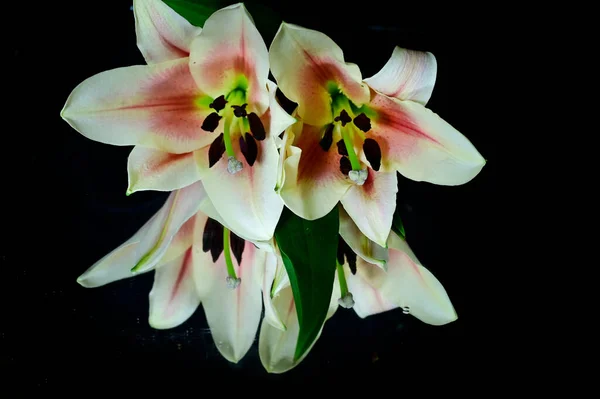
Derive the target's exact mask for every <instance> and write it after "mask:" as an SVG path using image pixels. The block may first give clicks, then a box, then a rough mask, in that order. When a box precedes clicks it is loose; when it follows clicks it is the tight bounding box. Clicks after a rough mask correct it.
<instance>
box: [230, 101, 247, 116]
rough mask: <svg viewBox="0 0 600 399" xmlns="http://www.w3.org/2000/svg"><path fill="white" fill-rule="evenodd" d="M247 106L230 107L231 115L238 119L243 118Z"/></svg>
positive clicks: (245, 114)
mask: <svg viewBox="0 0 600 399" xmlns="http://www.w3.org/2000/svg"><path fill="white" fill-rule="evenodd" d="M247 106H248V104H242V105H232V106H231V108H233V114H234V115H235V116H237V117H238V118H243V117H244V116H247V115H248V113H247V112H246V107H247Z"/></svg>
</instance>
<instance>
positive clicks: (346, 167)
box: [340, 157, 352, 176]
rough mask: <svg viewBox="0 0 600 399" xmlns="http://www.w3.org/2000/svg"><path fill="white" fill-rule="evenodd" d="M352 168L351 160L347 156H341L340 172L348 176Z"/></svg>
mask: <svg viewBox="0 0 600 399" xmlns="http://www.w3.org/2000/svg"><path fill="white" fill-rule="evenodd" d="M351 170H352V164H351V163H350V160H349V159H348V158H346V157H341V158H340V172H342V173H343V174H344V175H346V176H348V173H349V172H350V171H351Z"/></svg>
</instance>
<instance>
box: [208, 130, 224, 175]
mask: <svg viewBox="0 0 600 399" xmlns="http://www.w3.org/2000/svg"><path fill="white" fill-rule="evenodd" d="M224 152H225V142H224V141H223V133H221V134H220V135H219V136H217V138H216V139H215V140H214V141H213V142H212V144H211V145H210V147H209V148H208V167H209V168H212V167H213V165H214V164H216V163H217V162H219V160H220V159H221V156H223V153H224Z"/></svg>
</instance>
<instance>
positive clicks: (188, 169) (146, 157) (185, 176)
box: [127, 146, 200, 193]
mask: <svg viewBox="0 0 600 399" xmlns="http://www.w3.org/2000/svg"><path fill="white" fill-rule="evenodd" d="M127 171H128V174H129V187H128V188H127V192H128V193H133V192H136V191H142V190H158V191H172V190H177V189H179V188H182V187H185V186H188V185H190V184H192V183H194V182H196V181H198V180H199V179H200V176H199V175H198V171H197V169H196V163H195V161H194V153H193V152H187V153H183V154H172V153H169V152H163V151H159V150H154V149H152V148H144V147H139V146H136V147H135V148H134V149H133V150H132V151H131V154H129V159H128V162H127Z"/></svg>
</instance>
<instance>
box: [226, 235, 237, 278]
mask: <svg viewBox="0 0 600 399" xmlns="http://www.w3.org/2000/svg"><path fill="white" fill-rule="evenodd" d="M223 252H224V253H225V264H226V265H227V274H228V275H229V277H231V278H237V275H236V274H235V269H234V268H233V261H232V260H231V251H230V250H229V229H228V228H227V227H223Z"/></svg>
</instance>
